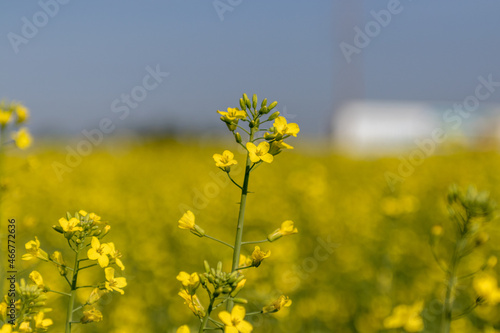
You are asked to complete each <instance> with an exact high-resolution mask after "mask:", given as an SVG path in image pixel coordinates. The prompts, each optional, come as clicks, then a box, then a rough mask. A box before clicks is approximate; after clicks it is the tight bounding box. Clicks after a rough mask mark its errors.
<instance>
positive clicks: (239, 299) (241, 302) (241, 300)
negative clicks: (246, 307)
mask: <svg viewBox="0 0 500 333" xmlns="http://www.w3.org/2000/svg"><path fill="white" fill-rule="evenodd" d="M233 302H234V303H236V304H247V303H248V301H247V300H246V299H244V298H233Z"/></svg>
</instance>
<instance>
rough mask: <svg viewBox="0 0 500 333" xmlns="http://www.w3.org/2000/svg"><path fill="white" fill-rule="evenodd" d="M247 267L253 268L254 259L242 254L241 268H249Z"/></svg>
mask: <svg viewBox="0 0 500 333" xmlns="http://www.w3.org/2000/svg"><path fill="white" fill-rule="evenodd" d="M247 266H252V258H250V257H247V256H245V255H243V254H240V262H239V267H247Z"/></svg>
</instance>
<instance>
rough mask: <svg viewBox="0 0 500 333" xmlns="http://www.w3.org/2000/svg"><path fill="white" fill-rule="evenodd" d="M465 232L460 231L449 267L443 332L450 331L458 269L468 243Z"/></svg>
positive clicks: (442, 323)
mask: <svg viewBox="0 0 500 333" xmlns="http://www.w3.org/2000/svg"><path fill="white" fill-rule="evenodd" d="M464 236H465V234H464V233H462V232H461V233H460V236H459V238H458V240H457V243H456V245H455V250H454V251H453V255H452V258H451V264H450V268H449V276H448V283H447V286H446V296H445V298H444V304H443V318H442V322H441V333H449V332H450V325H451V321H452V310H453V300H452V296H453V292H454V290H455V285H456V283H457V269H458V265H459V263H460V257H461V253H462V251H463V249H464V247H465V245H466V239H465V238H464Z"/></svg>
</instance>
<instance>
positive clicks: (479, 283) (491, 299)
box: [472, 274, 500, 305]
mask: <svg viewBox="0 0 500 333" xmlns="http://www.w3.org/2000/svg"><path fill="white" fill-rule="evenodd" d="M472 286H473V288H474V290H475V291H476V293H477V295H478V296H479V297H481V298H483V299H484V301H486V303H488V304H489V305H496V304H498V303H500V289H499V288H498V282H497V279H496V278H495V277H493V276H492V275H489V274H481V275H478V276H476V277H475V278H474V280H473V281H472Z"/></svg>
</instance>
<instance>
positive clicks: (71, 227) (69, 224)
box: [59, 217, 83, 233]
mask: <svg viewBox="0 0 500 333" xmlns="http://www.w3.org/2000/svg"><path fill="white" fill-rule="evenodd" d="M59 224H60V225H61V227H62V228H63V230H64V232H69V233H71V232H75V231H82V230H83V229H82V227H77V225H78V224H80V221H78V219H77V218H74V217H72V218H70V219H69V221H68V220H67V219H66V218H64V217H61V218H60V219H59Z"/></svg>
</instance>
